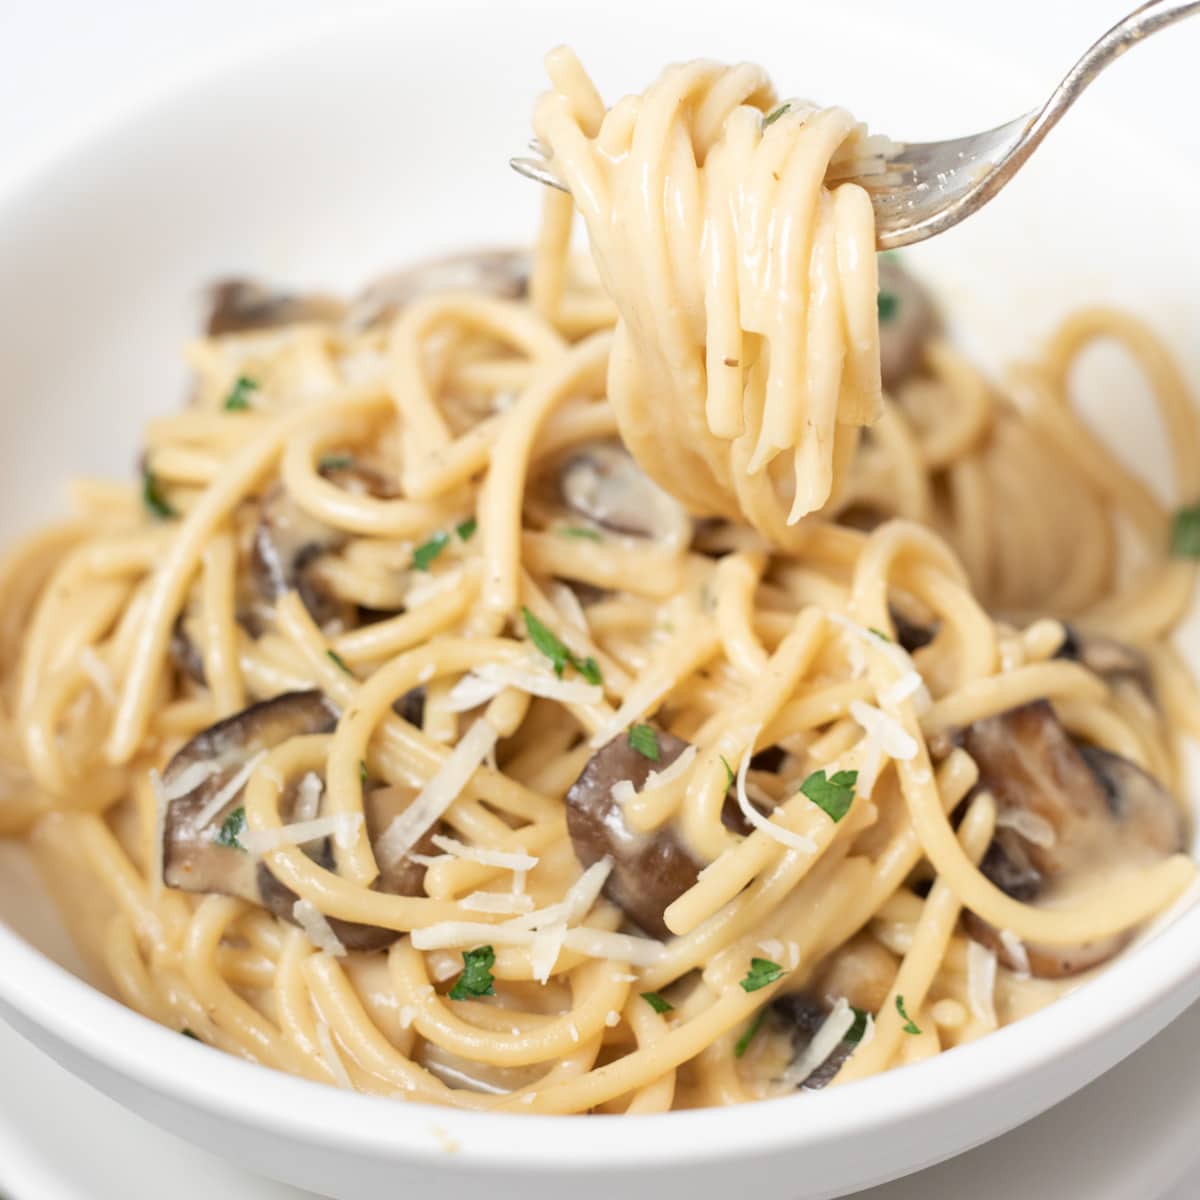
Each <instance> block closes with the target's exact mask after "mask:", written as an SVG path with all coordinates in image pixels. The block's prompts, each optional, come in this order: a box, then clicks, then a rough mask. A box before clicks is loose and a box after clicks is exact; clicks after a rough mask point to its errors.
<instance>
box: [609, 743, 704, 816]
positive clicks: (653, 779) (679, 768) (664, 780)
mask: <svg viewBox="0 0 1200 1200" xmlns="http://www.w3.org/2000/svg"><path fill="white" fill-rule="evenodd" d="M697 753H698V751H697V750H696V747H695V746H687V747H685V748H684V749H683V751H682V752H681V753H680V754H679V756H678V757H677V758H676V759H675V760H674V761H673V762H671V763H670V764H669V765H668V766H665V767H663V769H662V770H661V771H651V772H650V774H649V775H647V776H646V782H645V784H644V785H643V787H642V794H643V795H644V794H645V793H646V792H652V791H654V790H655V789H656V788H660V787H667V786H668V785H669V784H672V783H674V782H675V781H676V780H677V779H682V778H683V776H684V775H686V774H687V772H688V768H689V767H691V765H692V763H694V762H695V761H696V755H697ZM637 794H638V793H637V789H636V788H634V786H633V782H632V781H631V780H629V779H621V780H618V782H616V783H614V784H613V786H612V789H611V792H610V795H611V796H612V798H613V799H614V800H615V801H616V802H617V803H618V804H628V803H629V801H630V800H632V799H633V798H634V797H635V796H636V795H637Z"/></svg>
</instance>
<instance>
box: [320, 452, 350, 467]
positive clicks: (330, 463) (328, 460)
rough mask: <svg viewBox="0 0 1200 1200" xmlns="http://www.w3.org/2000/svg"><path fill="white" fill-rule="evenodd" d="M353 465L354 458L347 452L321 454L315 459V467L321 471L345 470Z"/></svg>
mask: <svg viewBox="0 0 1200 1200" xmlns="http://www.w3.org/2000/svg"><path fill="white" fill-rule="evenodd" d="M352 466H354V459H353V457H352V456H351V455H349V454H322V455H321V457H320V458H319V459H318V460H317V469H318V470H321V471H345V470H346V469H347V468H348V467H352Z"/></svg>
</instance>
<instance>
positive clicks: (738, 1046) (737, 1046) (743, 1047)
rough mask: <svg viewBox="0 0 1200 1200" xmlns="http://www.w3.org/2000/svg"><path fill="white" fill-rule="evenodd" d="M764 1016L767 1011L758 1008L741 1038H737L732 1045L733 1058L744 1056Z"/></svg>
mask: <svg viewBox="0 0 1200 1200" xmlns="http://www.w3.org/2000/svg"><path fill="white" fill-rule="evenodd" d="M766 1015H767V1010H766V1009H765V1008H760V1009H759V1010H758V1012H756V1013H755V1014H754V1019H753V1020H752V1021H751V1022H750V1024H749V1025H747V1026H746V1028H745V1030H744V1032H743V1033H742V1036H741V1037H740V1038H738V1040H737V1041H736V1042H735V1043H734V1045H733V1057H734V1058H741V1057H742V1055H743V1054H745V1053H746V1051H747V1050H749V1049H750V1043H751V1042H752V1041H754V1036H755V1034H757V1033H758V1031H759V1028H760V1027H761V1025H762V1023H763V1017H765V1016H766Z"/></svg>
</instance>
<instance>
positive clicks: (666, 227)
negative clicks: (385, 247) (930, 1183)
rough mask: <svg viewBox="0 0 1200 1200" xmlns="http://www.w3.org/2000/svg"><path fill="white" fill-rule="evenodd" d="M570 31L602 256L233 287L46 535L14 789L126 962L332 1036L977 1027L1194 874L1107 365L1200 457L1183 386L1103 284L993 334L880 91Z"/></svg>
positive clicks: (674, 1036)
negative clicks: (175, 387) (895, 179)
mask: <svg viewBox="0 0 1200 1200" xmlns="http://www.w3.org/2000/svg"><path fill="white" fill-rule="evenodd" d="M549 62H550V73H551V80H552V84H553V90H552V91H551V92H550V93H549V94H548V95H547V96H546V97H544V98H543V99H542V101H541V102H540V103H539V106H538V109H537V116H536V126H537V130H538V133H539V136H540V137H541V138H542V140H543V141H544V143H545V144H546V147H547V148H548V150H549V151H550V152H551V154H552V156H553V162H554V165H555V167H556V168H557V169H558V170H560V172H561V173H562V174H563V176H564V178H565V179H566V180H567V182H568V183H569V185H570V188H571V193H572V195H573V196H574V197H576V199H577V202H578V206H579V208H580V210H581V212H582V215H583V218H584V220H585V223H586V225H587V228H588V232H589V235H590V237H591V240H592V245H593V252H594V255H595V265H596V268H597V271H598V278H597V277H596V275H594V274H593V273H592V272H591V270H590V268H589V266H588V264H586V263H581V262H579V261H577V260H575V259H574V258H572V257H571V255H570V254H569V245H570V235H571V227H572V220H573V209H574V204H575V201H573V200H572V199H571V197H568V196H564V195H559V194H553V195H548V196H547V197H546V200H545V215H544V219H543V225H542V231H541V234H540V237H539V239H538V243H537V247H536V250H535V253H534V255H533V258H532V261H531V263H530V265H529V267H528V274H527V276H526V266H525V264H526V260H525V259H524V257H523V256H517V255H489V256H474V257H466V258H464V259H462V260H459V261H457V262H456V263H454V264H450V266H447V265H446V264H441V265H440V266H439V267H438V268H437V269H435V270H427V271H420V270H417V271H414V272H409V273H407V274H406V275H404V276H403V277H401V278H398V279H394V280H392V281H390V282H389V283H388V284H386V285H385V286H380V287H377V288H375V289H373V290H372V291H371V292H370V293H369V294H368V296H367V297H365V298H364V299H363V300H361V301H360V302H358V303H356V304H352V305H348V306H347V305H343V304H341V303H339V302H337V301H335V300H333V299H331V298H328V297H313V298H296V297H290V298H281V297H275V296H272V295H270V294H268V293H263V292H259V291H256V290H255V289H254V288H253V287H251V286H250V285H245V284H238V285H227V286H226V287H224V288H223V289H221V291H220V293H219V295H218V303H217V306H216V309H215V311H214V313H213V318H212V320H211V322H210V328H209V332H208V334H207V335H206V336H204V337H202V338H200V339H199V340H197V341H196V342H195V343H193V344H192V345H191V346H190V347H189V350H188V359H189V363H190V365H191V368H192V370H193V373H194V377H195V385H194V391H193V395H192V397H191V400H190V402H189V404H188V405H187V406H186V407H185V408H184V409H183V410H182V411H180V412H177V413H175V414H173V415H167V416H164V417H161V418H158V419H156V420H154V421H152V422H151V423H150V424H149V425H148V427H147V428H146V430H145V457H144V476H143V480H142V482H141V485H140V486H138V487H130V486H127V485H123V484H113V483H101V482H93V481H81V482H79V483H76V484H75V485H74V486H73V489H72V498H73V501H74V507H75V510H76V515H75V516H73V517H71V518H70V519H68V520H66V521H64V522H62V523H60V524H58V525H55V526H53V527H51V528H48V529H44V530H41V531H39V532H36V533H34V534H33V535H31V536H30V537H28V538H26V539H25V540H24V541H23V542H21V543H20V544H18V545H17V546H15V547H14V548H13V549H11V550H10V552H9V553H8V556H7V558H6V559H5V560H4V563H3V567H2V570H0V649H2V651H3V658H2V660H0V661H3V663H4V664H5V668H4V674H3V679H2V697H3V721H2V722H0V756H2V762H3V768H4V775H5V780H6V783H7V788H6V791H5V794H4V798H3V800H2V801H0V823H2V828H3V831H4V832H5V833H6V834H10V835H26V836H28V838H29V841H30V843H31V845H32V847H33V848H34V850H35V852H36V854H37V856H38V859H39V862H40V864H41V866H42V867H43V868H44V876H45V878H46V881H47V886H48V888H49V889H50V890H51V891H52V892H53V894H54V895H55V898H56V899H57V901H58V902H59V904H60V906H61V908H62V911H63V913H64V917H65V919H66V921H67V923H68V925H69V926H70V928H71V929H72V931H73V932H74V934H75V935H76V938H77V941H78V944H79V946H80V948H81V951H82V952H83V954H84V955H85V956H86V957H87V958H88V961H89V965H90V966H91V968H92V969H93V971H94V973H95V976H96V978H97V979H99V980H101V981H102V982H103V986H105V987H106V988H107V989H109V990H110V991H111V992H112V993H113V994H115V995H117V996H119V997H120V998H121V999H122V1000H123V1001H125V1002H126V1003H127V1004H129V1005H131V1006H132V1007H133V1008H135V1009H137V1010H138V1011H140V1012H142V1013H144V1014H145V1015H147V1016H148V1017H150V1018H152V1019H154V1020H157V1021H160V1022H162V1023H163V1024H165V1025H168V1026H170V1027H172V1028H175V1029H178V1030H181V1031H184V1032H188V1033H190V1034H191V1035H193V1036H195V1037H198V1038H199V1039H201V1040H203V1041H205V1042H207V1043H209V1044H210V1045H212V1046H215V1047H217V1048H219V1049H222V1050H225V1051H228V1052H230V1053H233V1054H238V1055H241V1056H242V1057H244V1058H247V1059H250V1060H252V1061H255V1062H260V1063H264V1064H267V1065H270V1066H274V1067H276V1068H279V1069H281V1070H286V1071H290V1072H292V1073H295V1074H297V1075H301V1076H304V1077H307V1078H310V1079H314V1080H319V1081H323V1082H326V1083H330V1084H333V1085H336V1086H342V1087H352V1088H356V1089H359V1090H362V1091H366V1092H374V1093H378V1094H381V1095H388V1096H395V1095H400V1096H402V1097H404V1098H406V1099H411V1100H417V1101H424V1102H430V1103H439V1104H450V1105H456V1106H461V1107H467V1108H488V1109H491V1108H498V1109H502V1110H513V1111H518V1112H531V1111H532V1112H548V1113H579V1112H588V1111H597V1112H625V1113H634V1114H636V1113H647V1112H656V1111H662V1110H666V1109H670V1108H678V1107H688V1106H695V1105H716V1104H731V1103H738V1102H741V1101H745V1100H749V1099H754V1098H758V1097H762V1096H767V1095H776V1094H779V1093H781V1092H784V1091H790V1090H794V1089H795V1088H797V1087H802V1088H805V1089H810V1090H811V1089H813V1088H817V1087H820V1086H824V1085H826V1084H829V1083H833V1084H840V1083H844V1082H848V1081H851V1080H853V1079H856V1078H859V1077H862V1076H864V1075H867V1074H871V1073H874V1072H878V1071H883V1070H887V1069H889V1068H891V1067H895V1066H898V1065H902V1064H904V1063H908V1062H912V1061H915V1060H918V1059H921V1058H924V1057H927V1056H929V1055H933V1054H936V1053H938V1052H939V1051H940V1050H943V1049H946V1048H949V1047H952V1046H955V1045H959V1044H962V1043H964V1042H967V1041H970V1040H972V1039H975V1038H978V1037H980V1036H982V1035H984V1034H986V1033H988V1032H989V1031H991V1030H993V1029H995V1028H996V1027H997V1026H998V1025H1003V1024H1006V1023H1008V1022H1011V1021H1013V1020H1015V1019H1017V1018H1019V1017H1020V1016H1021V1015H1023V1014H1024V1013H1026V1012H1029V1011H1031V1010H1032V1009H1034V1008H1036V1007H1038V1006H1040V1005H1042V1004H1044V1003H1046V1002H1048V1001H1049V1000H1051V999H1052V998H1053V997H1054V996H1056V995H1058V994H1060V993H1061V992H1062V991H1063V990H1064V988H1066V987H1070V986H1074V985H1075V984H1076V983H1078V982H1079V981H1080V980H1081V979H1084V978H1086V974H1085V972H1086V971H1088V970H1090V969H1093V968H1095V967H1097V966H1099V965H1100V964H1101V963H1103V962H1104V961H1106V960H1107V959H1109V958H1111V956H1112V955H1113V954H1115V953H1116V952H1118V951H1119V950H1120V949H1122V948H1123V947H1124V946H1125V945H1127V944H1128V942H1129V940H1130V938H1131V937H1132V936H1133V935H1134V933H1135V932H1136V931H1137V930H1138V929H1140V928H1142V927H1144V926H1145V925H1146V923H1147V922H1149V921H1151V920H1152V919H1153V918H1155V917H1157V916H1159V914H1161V913H1163V912H1164V911H1165V910H1167V909H1168V908H1169V907H1170V906H1171V905H1172V904H1173V903H1174V902H1175V901H1176V900H1177V899H1178V898H1179V897H1180V896H1181V894H1182V893H1183V892H1184V891H1185V889H1186V888H1187V887H1188V885H1189V884H1190V883H1191V882H1192V881H1193V880H1194V877H1195V868H1194V866H1193V864H1192V862H1191V861H1190V859H1189V858H1188V857H1186V855H1185V854H1184V853H1183V852H1182V851H1183V849H1184V846H1185V845H1186V843H1187V832H1188V822H1187V819H1186V813H1185V811H1184V809H1183V808H1182V807H1181V804H1180V802H1178V801H1177V800H1176V799H1175V797H1178V796H1180V795H1181V791H1180V786H1179V785H1180V778H1179V771H1178V763H1177V757H1176V753H1177V741H1178V735H1180V734H1181V733H1189V734H1193V735H1194V734H1196V733H1197V732H1200V730H1198V729H1197V716H1196V714H1197V713H1198V712H1200V704H1197V696H1196V693H1195V689H1194V687H1193V685H1192V683H1191V680H1190V677H1189V676H1188V674H1187V672H1186V670H1185V669H1184V668H1183V667H1182V665H1181V664H1180V663H1179V662H1178V661H1177V659H1176V658H1175V655H1174V652H1173V651H1172V650H1171V648H1170V646H1169V642H1168V639H1169V635H1170V633H1171V631H1172V629H1173V627H1174V626H1175V624H1176V623H1177V622H1178V621H1179V619H1180V617H1181V616H1182V614H1183V612H1184V610H1185V608H1186V606H1187V605H1188V603H1189V601H1190V598H1191V589H1192V584H1193V572H1194V568H1193V566H1192V565H1191V564H1190V563H1189V562H1187V561H1184V560H1182V559H1179V558H1170V557H1168V556H1167V554H1166V549H1165V547H1166V546H1167V543H1168V523H1169V513H1168V510H1167V509H1166V508H1164V506H1163V505H1162V504H1161V503H1160V502H1159V501H1158V500H1157V499H1156V498H1155V497H1154V495H1153V494H1152V493H1151V492H1150V491H1148V490H1147V489H1146V488H1145V487H1144V486H1143V485H1142V484H1141V483H1140V482H1139V481H1138V480H1137V479H1136V478H1135V477H1134V476H1133V475H1131V474H1130V472H1129V471H1128V470H1127V469H1126V468H1125V467H1124V466H1123V465H1122V464H1121V463H1120V462H1119V460H1118V459H1117V458H1116V457H1115V456H1114V455H1113V454H1112V453H1111V452H1110V451H1109V450H1108V449H1107V448H1106V447H1105V446H1103V445H1102V444H1101V443H1100V442H1099V441H1098V440H1097V439H1096V438H1095V437H1094V436H1093V435H1091V434H1090V433H1089V432H1088V431H1087V429H1086V428H1085V427H1084V426H1083V424H1082V423H1081V422H1080V420H1079V419H1078V417H1077V416H1076V415H1075V413H1074V411H1073V409H1072V406H1071V403H1070V387H1069V382H1070V380H1069V377H1070V372H1071V367H1072V365H1073V363H1074V362H1075V360H1076V359H1077V357H1078V356H1079V354H1080V353H1081V351H1082V350H1083V349H1084V348H1085V347H1086V346H1088V345H1089V344H1090V343H1091V342H1092V341H1094V340H1096V339H1106V340H1111V341H1115V342H1116V343H1117V344H1119V345H1120V346H1122V347H1123V348H1124V349H1125V350H1127V351H1128V353H1129V354H1130V355H1131V356H1132V357H1133V359H1134V360H1135V361H1136V362H1137V363H1138V365H1139V366H1140V367H1141V368H1142V369H1143V371H1144V373H1145V375H1146V377H1147V379H1148V380H1149V382H1150V383H1151V385H1152V387H1153V391H1154V394H1155V398H1156V400H1157V403H1158V407H1159V411H1160V413H1161V415H1162V419H1163V421H1164V423H1165V425H1166V427H1167V430H1168V432H1169V434H1170V437H1169V442H1170V445H1171V449H1172V453H1173V454H1174V467H1175V485H1174V486H1175V491H1176V494H1177V496H1178V497H1179V498H1180V501H1181V502H1182V501H1184V500H1187V499H1189V498H1191V497H1194V496H1195V495H1196V494H1197V493H1198V492H1200V443H1198V440H1197V437H1198V431H1197V422H1196V417H1195V412H1194V409H1193V407H1192V404H1191V401H1190V399H1189V397H1188V395H1187V393H1186V389H1185V387H1184V385H1183V383H1182V381H1181V378H1180V376H1179V374H1178V372H1177V370H1176V368H1175V367H1174V366H1173V364H1172V363H1171V361H1170V359H1169V358H1168V356H1167V355H1166V353H1165V352H1164V351H1163V349H1162V348H1161V346H1160V345H1159V343H1158V342H1157V341H1156V340H1155V339H1154V337H1153V336H1152V335H1151V334H1150V333H1149V332H1147V331H1146V330H1145V329H1143V328H1142V327H1141V326H1140V325H1139V324H1138V323H1137V322H1135V321H1134V320H1133V319H1132V318H1130V317H1128V316H1126V315H1123V314H1120V313H1116V312H1110V311H1107V310H1089V311H1086V312H1082V313H1080V314H1078V315H1076V316H1075V317H1073V318H1072V319H1071V320H1069V321H1068V322H1067V324H1066V325H1065V326H1064V327H1063V328H1062V329H1061V330H1060V331H1059V332H1058V333H1056V334H1055V335H1054V337H1053V338H1052V339H1051V341H1050V342H1049V345H1048V346H1047V348H1046V349H1045V351H1044V352H1043V353H1042V354H1041V355H1040V356H1039V357H1038V358H1037V359H1035V360H1034V361H1031V362H1030V363H1027V364H1025V365H1023V366H1021V367H1020V368H1019V370H1017V371H1016V372H1015V373H1014V375H1013V381H1012V384H1011V386H1010V387H1009V388H1007V389H1006V390H1000V389H998V388H997V387H996V386H995V385H993V384H992V383H991V382H990V381H988V380H987V379H985V378H984V377H983V376H982V375H981V374H980V373H979V372H978V371H977V370H976V369H975V368H974V367H973V366H972V365H971V364H970V363H969V362H968V361H966V360H965V359H964V358H963V357H962V356H961V355H960V354H959V353H958V352H957V351H955V350H954V349H953V348H952V347H950V346H949V345H948V344H947V343H946V342H945V341H944V340H943V339H942V338H941V336H940V334H939V333H938V332H937V328H936V324H935V322H933V321H932V319H930V316H929V313H930V312H931V309H930V308H929V301H928V298H927V297H925V295H924V293H923V292H922V291H921V289H920V286H919V284H917V283H916V281H915V280H913V279H912V278H911V277H910V276H908V275H907V274H906V273H905V272H904V270H903V268H902V267H901V266H899V265H898V264H897V263H895V262H894V261H883V262H881V263H879V264H878V266H877V264H876V259H875V255H874V251H873V231H872V226H871V210H870V203H869V197H868V195H867V192H866V191H865V190H864V188H863V187H861V186H859V184H858V183H856V182H849V181H848V180H849V178H850V177H851V176H855V177H858V173H860V172H861V171H862V170H865V169H867V166H866V165H865V164H869V163H870V161H871V160H872V154H873V146H874V143H872V142H871V141H870V139H868V138H867V137H866V135H865V134H864V133H863V131H862V130H861V129H860V127H858V126H856V125H855V124H854V123H853V121H851V120H850V118H849V117H847V116H846V115H845V114H844V113H841V112H840V111H839V110H821V109H817V108H814V107H812V106H807V105H800V104H796V103H789V104H786V105H783V106H780V105H778V104H777V102H776V100H775V98H774V96H773V93H772V92H771V89H770V86H769V83H768V82H767V80H766V79H765V77H764V76H763V75H762V73H761V72H759V71H757V70H756V69H754V68H749V67H738V68H732V69H726V68H721V67H717V66H715V65H713V64H708V63H691V64H685V65H683V66H679V67H673V68H670V69H668V71H667V72H665V73H664V75H663V76H662V78H661V79H660V80H659V81H658V82H657V83H656V84H655V85H653V86H652V87H651V88H650V89H649V90H648V91H647V92H646V93H645V94H644V95H643V96H640V97H634V98H630V99H627V100H625V101H622V102H621V103H620V104H619V105H617V106H616V107H615V108H613V109H612V110H610V111H607V112H606V111H605V109H604V107H603V105H602V104H601V102H600V100H599V98H598V96H597V94H596V92H595V90H594V88H593V87H592V85H591V83H590V81H588V80H587V78H586V76H584V75H583V73H582V70H581V69H580V68H579V66H578V64H577V63H576V62H575V60H574V59H573V58H572V57H571V56H569V55H568V54H566V52H561V51H560V52H555V54H553V55H552V56H551V58H550V60H549ZM868 182H869V181H868ZM464 279H466V280H468V281H469V282H471V283H472V285H473V286H472V287H470V288H467V289H463V288H462V281H463V280H464ZM448 280H449V281H450V282H451V284H452V287H453V289H454V290H448V289H447V287H446V284H447V281H448ZM881 289H882V290H881ZM877 293H878V296H877ZM927 310H928V311H927ZM917 313H921V314H924V315H923V316H922V318H921V320H919V321H917V322H916V324H915V325H914V326H912V327H911V328H905V329H901V325H900V323H908V322H910V320H911V319H912V317H913V315H914V314H917ZM881 334H882V337H881ZM901 335H902V336H901ZM897 337H900V343H897ZM901 343H902V344H901ZM881 344H882V356H881ZM897 346H898V348H897ZM618 435H619V438H618ZM626 448H628V450H629V451H632V457H630V455H629V453H627V450H626Z"/></svg>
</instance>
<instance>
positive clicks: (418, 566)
mask: <svg viewBox="0 0 1200 1200" xmlns="http://www.w3.org/2000/svg"><path fill="white" fill-rule="evenodd" d="M449 544H450V535H449V534H446V533H441V532H438V533H435V534H434V535H433V537H431V538H430V539H429V541H427V542H422V543H421V544H420V545H419V546H418V547H417V548H416V549H415V550H414V551H413V556H412V566H413V570H414V571H428V570H429V566H430V564H431V563H432V562H433V560H434V559H435V558H437V556H438V555H439V554H441V552H442V551H443V550H445V548H446V547H447V546H448V545H449Z"/></svg>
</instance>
